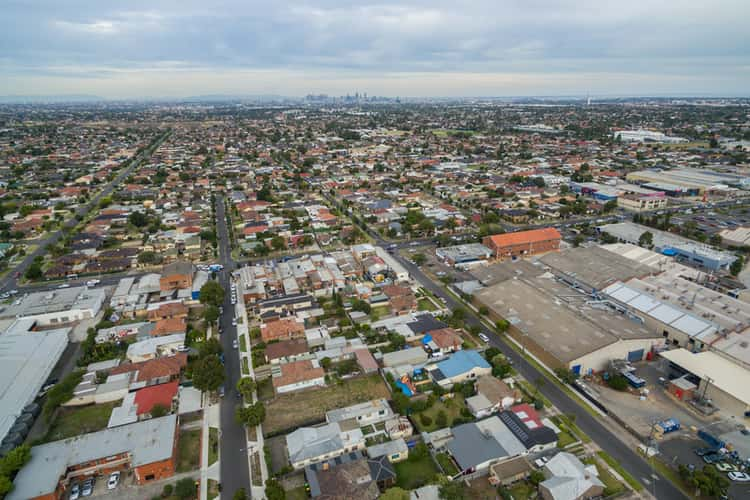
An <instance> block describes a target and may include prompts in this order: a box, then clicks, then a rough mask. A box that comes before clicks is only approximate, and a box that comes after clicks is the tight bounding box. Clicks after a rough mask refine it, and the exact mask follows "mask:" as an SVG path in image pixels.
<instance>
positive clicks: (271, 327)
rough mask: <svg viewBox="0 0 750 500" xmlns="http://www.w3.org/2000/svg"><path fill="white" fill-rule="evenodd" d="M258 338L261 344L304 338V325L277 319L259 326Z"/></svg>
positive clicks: (291, 320)
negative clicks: (261, 340) (260, 339)
mask: <svg viewBox="0 0 750 500" xmlns="http://www.w3.org/2000/svg"><path fill="white" fill-rule="evenodd" d="M260 336H261V338H262V339H263V342H270V341H271V340H288V339H297V338H304V337H305V325H303V324H302V323H299V322H297V321H295V320H293V319H277V320H275V321H269V322H268V323H264V324H263V325H261V327H260Z"/></svg>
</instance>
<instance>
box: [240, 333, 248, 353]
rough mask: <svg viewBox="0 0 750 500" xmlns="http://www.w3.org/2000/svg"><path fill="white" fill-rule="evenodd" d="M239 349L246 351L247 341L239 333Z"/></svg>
mask: <svg viewBox="0 0 750 500" xmlns="http://www.w3.org/2000/svg"><path fill="white" fill-rule="evenodd" d="M240 351H242V352H247V343H246V341H245V336H244V335H240Z"/></svg>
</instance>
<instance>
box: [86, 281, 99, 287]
mask: <svg viewBox="0 0 750 500" xmlns="http://www.w3.org/2000/svg"><path fill="white" fill-rule="evenodd" d="M101 282H102V280H88V281H87V282H86V286H88V287H92V286H96V285H98V284H99V283H101Z"/></svg>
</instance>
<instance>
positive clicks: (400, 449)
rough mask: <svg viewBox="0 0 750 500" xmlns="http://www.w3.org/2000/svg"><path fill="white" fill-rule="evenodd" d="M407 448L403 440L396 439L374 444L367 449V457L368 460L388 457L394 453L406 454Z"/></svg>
mask: <svg viewBox="0 0 750 500" xmlns="http://www.w3.org/2000/svg"><path fill="white" fill-rule="evenodd" d="M407 451H409V447H408V446H407V445H406V441H404V438H398V439H396V440H394V441H386V442H385V443H380V444H375V445H372V446H370V447H368V448H367V455H368V456H369V457H370V458H378V457H383V456H385V457H389V456H391V455H394V454H396V453H406V452H407Z"/></svg>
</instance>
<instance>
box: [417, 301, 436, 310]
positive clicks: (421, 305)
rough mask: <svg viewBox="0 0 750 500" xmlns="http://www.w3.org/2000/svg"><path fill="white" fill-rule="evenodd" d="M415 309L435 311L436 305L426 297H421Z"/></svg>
mask: <svg viewBox="0 0 750 500" xmlns="http://www.w3.org/2000/svg"><path fill="white" fill-rule="evenodd" d="M417 309H418V310H420V311H435V310H437V307H435V304H433V303H432V301H431V300H430V299H428V298H421V299H419V300H418V301H417Z"/></svg>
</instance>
